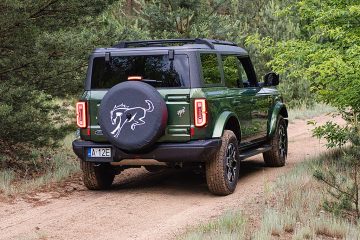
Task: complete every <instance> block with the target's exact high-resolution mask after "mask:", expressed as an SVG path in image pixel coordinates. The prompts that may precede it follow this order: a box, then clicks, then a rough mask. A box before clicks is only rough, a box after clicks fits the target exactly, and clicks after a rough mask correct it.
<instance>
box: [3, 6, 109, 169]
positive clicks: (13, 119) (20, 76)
mask: <svg viewBox="0 0 360 240" xmlns="http://www.w3.org/2000/svg"><path fill="white" fill-rule="evenodd" d="M111 2H112V1H110V0H90V1H85V2H84V1H77V0H69V1H65V2H64V1H58V0H51V1H2V2H1V3H0V9H1V10H0V11H1V14H0V38H1V41H0V125H1V126H2V128H1V131H0V149H1V150H0V155H2V156H3V157H2V158H3V159H5V160H3V161H2V166H6V165H9V164H10V165H14V164H15V165H16V164H18V163H19V162H21V161H20V160H19V158H22V160H27V161H29V160H31V159H32V158H33V156H32V154H31V149H32V148H33V147H45V146H56V144H57V141H58V140H60V139H62V138H63V137H64V136H65V134H66V133H67V131H68V129H70V128H71V127H69V121H68V120H67V119H68V109H67V108H66V106H63V105H61V104H57V101H55V100H54V97H57V96H60V97H64V96H72V95H74V94H78V93H79V91H80V89H81V88H82V81H83V80H82V79H84V74H85V69H86V59H87V55H88V52H89V51H90V49H92V48H93V43H92V41H93V38H87V36H86V34H88V32H89V31H88V30H86V29H85V30H84V26H86V24H88V23H89V22H92V21H93V19H92V18H91V17H90V16H96V15H98V14H100V13H101V11H102V10H103V9H104V8H105V7H106V6H107V5H108V4H109V3H111ZM88 39H89V40H88Z"/></svg>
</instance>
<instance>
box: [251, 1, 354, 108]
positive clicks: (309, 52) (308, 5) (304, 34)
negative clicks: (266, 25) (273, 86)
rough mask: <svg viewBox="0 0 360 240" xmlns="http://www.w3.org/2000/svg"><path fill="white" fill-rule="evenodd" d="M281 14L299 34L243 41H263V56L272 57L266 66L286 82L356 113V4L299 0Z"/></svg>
mask: <svg viewBox="0 0 360 240" xmlns="http://www.w3.org/2000/svg"><path fill="white" fill-rule="evenodd" d="M281 14H282V15H283V16H285V17H288V16H290V17H292V18H298V19H299V24H300V25H299V26H300V32H301V35H300V36H298V37H296V38H294V39H290V40H286V41H274V39H272V38H261V37H260V38H255V39H254V38H250V39H249V42H255V43H256V44H257V45H260V44H261V43H264V44H265V47H266V49H264V50H263V52H265V53H268V54H270V55H271V56H272V60H271V61H270V62H269V66H271V67H273V68H274V69H275V70H277V71H279V72H281V73H283V74H285V75H286V76H287V77H289V80H290V81H293V80H295V79H297V80H298V81H301V82H303V83H304V84H305V85H306V86H309V87H310V88H309V87H307V89H310V90H311V92H312V93H314V94H315V95H316V97H317V98H318V99H319V100H321V101H324V102H325V103H329V104H331V105H333V106H336V107H338V108H342V109H344V108H347V107H350V108H351V109H352V110H353V111H355V112H359V110H360V108H359V107H360V101H359V100H358V99H359V98H360V92H359V91H358V90H357V89H359V88H360V72H359V71H357V69H359V66H360V58H359V54H360V51H359V50H360V49H359V46H360V37H359V36H360V25H359V21H358V19H359V15H360V6H359V3H358V2H356V1H332V0H325V1H320V0H302V1H298V2H297V3H296V4H294V5H291V6H287V8H286V9H285V10H283V11H282V13H281ZM299 90H301V88H299ZM308 91H309V90H308Z"/></svg>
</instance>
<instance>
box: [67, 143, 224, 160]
mask: <svg viewBox="0 0 360 240" xmlns="http://www.w3.org/2000/svg"><path fill="white" fill-rule="evenodd" d="M72 146H73V150H74V152H75V154H76V155H77V156H78V157H79V158H80V159H82V160H84V161H89V162H119V161H121V160H123V159H155V160H157V161H160V162H206V161H207V160H209V159H211V157H212V156H214V154H216V152H217V151H218V149H219V148H220V146H221V139H209V140H196V141H190V142H186V143H159V144H156V145H155V146H154V147H153V148H152V149H151V150H149V151H146V152H141V153H128V152H125V151H123V150H121V149H118V148H116V147H114V146H112V145H111V144H109V143H95V142H92V141H82V140H75V141H73V143H72ZM93 147H109V148H111V149H112V157H111V158H88V157H87V151H88V149H89V148H93Z"/></svg>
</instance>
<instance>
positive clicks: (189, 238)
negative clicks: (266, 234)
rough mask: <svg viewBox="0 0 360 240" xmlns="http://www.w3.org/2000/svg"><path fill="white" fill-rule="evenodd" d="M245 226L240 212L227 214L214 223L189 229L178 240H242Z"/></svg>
mask: <svg viewBox="0 0 360 240" xmlns="http://www.w3.org/2000/svg"><path fill="white" fill-rule="evenodd" d="M245 226H246V220H245V217H244V215H243V214H242V213H241V212H227V213H225V214H224V215H222V216H221V217H220V218H218V219H216V220H214V221H211V222H209V223H206V224H202V225H200V226H198V227H197V228H195V229H191V230H190V231H189V232H187V233H186V234H185V235H184V236H182V237H181V238H180V239H183V240H202V239H208V240H212V239H213V240H217V239H243V238H244V236H245Z"/></svg>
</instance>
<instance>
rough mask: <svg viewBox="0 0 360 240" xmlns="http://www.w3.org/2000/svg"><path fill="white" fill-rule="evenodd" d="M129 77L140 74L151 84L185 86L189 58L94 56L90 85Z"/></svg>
mask: <svg viewBox="0 0 360 240" xmlns="http://www.w3.org/2000/svg"><path fill="white" fill-rule="evenodd" d="M129 77H130V79H131V77H133V78H134V77H135V78H139V77H141V78H142V81H143V82H146V83H148V84H150V85H152V86H153V87H158V88H172V87H186V86H189V85H190V84H189V61H188V57H187V55H175V56H174V60H169V56H168V55H145V56H113V57H111V58H110V61H109V62H108V63H106V62H105V57H97V58H94V62H93V69H92V76H91V88H92V89H103V88H111V87H113V86H114V85H116V84H118V83H121V82H124V81H128V79H129Z"/></svg>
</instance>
